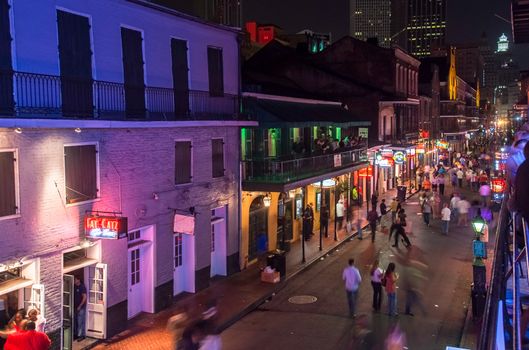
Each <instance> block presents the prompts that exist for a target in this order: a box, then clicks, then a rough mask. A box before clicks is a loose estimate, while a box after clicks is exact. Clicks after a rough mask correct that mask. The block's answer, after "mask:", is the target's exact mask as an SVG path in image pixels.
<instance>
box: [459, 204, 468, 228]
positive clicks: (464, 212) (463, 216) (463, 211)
mask: <svg viewBox="0 0 529 350" xmlns="http://www.w3.org/2000/svg"><path fill="white" fill-rule="evenodd" d="M469 210H470V202H469V201H467V200H466V198H465V197H462V198H461V200H460V201H459V202H457V212H458V215H459V220H458V221H457V224H458V225H460V226H461V225H463V226H465V227H466V226H468V212H469Z"/></svg>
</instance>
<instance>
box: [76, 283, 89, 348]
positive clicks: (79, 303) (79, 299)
mask: <svg viewBox="0 0 529 350" xmlns="http://www.w3.org/2000/svg"><path fill="white" fill-rule="evenodd" d="M86 295H87V294H86V287H85V285H84V283H83V282H81V279H80V278H79V276H75V277H74V307H75V309H74V310H75V324H76V332H75V336H76V338H77V341H82V340H83V339H84V338H85V337H86V326H85V325H86V300H87V297H86Z"/></svg>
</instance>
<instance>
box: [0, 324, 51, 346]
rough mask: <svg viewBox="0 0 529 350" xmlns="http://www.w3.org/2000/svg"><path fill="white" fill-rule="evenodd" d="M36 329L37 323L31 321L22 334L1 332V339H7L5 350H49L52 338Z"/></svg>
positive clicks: (25, 325)
mask: <svg viewBox="0 0 529 350" xmlns="http://www.w3.org/2000/svg"><path fill="white" fill-rule="evenodd" d="M35 328H36V325H35V322H33V321H29V322H26V323H25V324H24V329H23V330H21V331H20V332H15V333H8V332H3V331H2V332H0V336H1V337H6V338H7V340H6V343H5V345H4V350H48V349H49V348H50V346H51V340H50V338H48V336H47V335H46V333H43V332H39V331H36V330H35Z"/></svg>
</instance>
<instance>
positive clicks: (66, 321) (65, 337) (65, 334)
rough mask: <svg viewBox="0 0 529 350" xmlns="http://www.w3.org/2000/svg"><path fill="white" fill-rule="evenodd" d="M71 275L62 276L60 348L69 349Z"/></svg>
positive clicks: (70, 346) (71, 311)
mask: <svg viewBox="0 0 529 350" xmlns="http://www.w3.org/2000/svg"><path fill="white" fill-rule="evenodd" d="M73 280H74V278H73V276H72V275H63V276H62V350H71V349H72V342H73V327H74V323H73V315H74V310H73V308H74V304H73V303H74V301H73V293H74V288H73V283H74V281H73Z"/></svg>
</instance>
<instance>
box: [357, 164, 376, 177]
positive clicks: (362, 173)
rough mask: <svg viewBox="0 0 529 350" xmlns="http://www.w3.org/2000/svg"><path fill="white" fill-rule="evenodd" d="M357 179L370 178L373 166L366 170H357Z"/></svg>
mask: <svg viewBox="0 0 529 350" xmlns="http://www.w3.org/2000/svg"><path fill="white" fill-rule="evenodd" d="M358 176H359V177H372V176H373V166H372V165H370V166H368V167H367V168H362V169H360V170H358Z"/></svg>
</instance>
